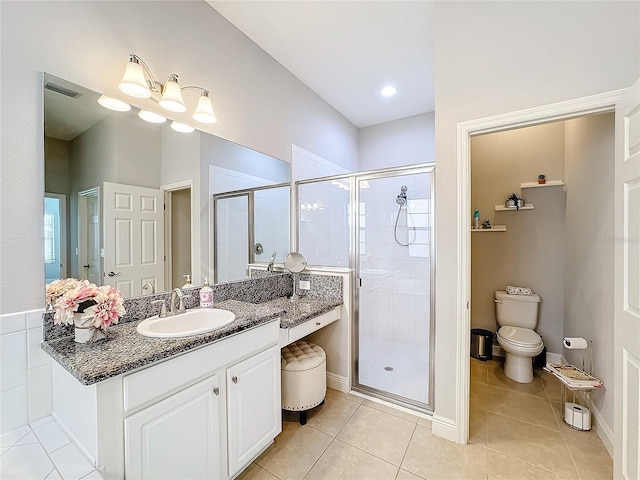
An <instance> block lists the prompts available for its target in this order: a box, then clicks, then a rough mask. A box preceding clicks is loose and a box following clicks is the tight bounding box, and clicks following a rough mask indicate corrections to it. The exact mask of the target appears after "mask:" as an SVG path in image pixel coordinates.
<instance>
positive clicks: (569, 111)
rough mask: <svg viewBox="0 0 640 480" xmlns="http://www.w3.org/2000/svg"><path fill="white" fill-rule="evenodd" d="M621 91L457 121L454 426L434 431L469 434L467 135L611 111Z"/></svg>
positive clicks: (455, 436) (463, 438)
mask: <svg viewBox="0 0 640 480" xmlns="http://www.w3.org/2000/svg"><path fill="white" fill-rule="evenodd" d="M622 93H623V92H622V91H614V92H607V93H604V94H600V95H594V96H591V97H586V98H581V99H576V100H572V101H567V102H562V103H558V104H552V105H547V106H543V107H538V108H533V109H529V110H523V111H519V112H513V113H510V114H507V115H499V116H495V117H488V118H483V119H478V120H473V121H468V122H463V123H460V124H458V145H459V147H458V156H457V171H458V177H457V180H458V181H457V191H458V193H459V196H460V202H459V203H458V229H457V231H458V234H457V246H458V249H457V251H458V259H457V260H458V261H457V263H458V265H459V270H458V278H459V281H458V284H459V288H458V290H457V292H456V297H457V302H456V303H457V309H458V311H459V312H460V315H458V316H457V322H456V323H457V325H456V326H457V331H459V332H462V333H461V335H459V336H458V339H457V352H458V356H457V360H456V376H457V382H456V384H457V388H456V407H455V418H456V429H455V431H451V430H450V429H449V428H448V426H447V425H444V424H443V425H439V424H438V425H435V426H434V431H437V433H438V434H441V435H442V436H445V437H446V438H450V439H451V440H454V441H456V442H458V443H461V444H466V443H467V441H468V438H469V436H468V435H469V391H470V390H469V387H470V381H469V373H470V365H469V353H470V324H471V322H470V310H469V302H470V299H471V295H470V293H471V220H470V219H471V213H472V211H471V201H470V200H471V198H470V195H471V178H470V177H471V162H470V157H471V150H470V139H471V137H472V136H474V135H480V134H483V133H490V132H497V131H502V130H508V129H513V128H517V127H523V126H530V125H538V124H541V123H545V122H550V121H555V120H560V119H568V118H575V117H578V116H582V115H589V114H594V113H602V112H607V111H611V110H612V109H613V108H614V107H615V104H616V101H617V100H618V99H619V98H620V97H621V95H622Z"/></svg>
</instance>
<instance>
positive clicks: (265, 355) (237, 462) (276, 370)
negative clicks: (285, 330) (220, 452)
mask: <svg viewBox="0 0 640 480" xmlns="http://www.w3.org/2000/svg"><path fill="white" fill-rule="evenodd" d="M227 399H228V404H227V418H228V433H227V438H228V445H229V450H228V452H229V476H230V477H232V476H234V475H235V474H236V473H238V472H239V471H240V470H241V469H242V468H243V467H245V466H246V465H247V464H248V463H249V462H251V460H253V458H254V457H255V456H256V455H257V454H258V453H260V451H261V450H262V449H263V448H264V447H266V446H267V445H269V444H270V443H271V441H272V440H273V439H274V438H275V437H276V436H277V435H278V434H279V433H280V432H281V431H282V421H281V413H280V348H279V347H278V346H274V347H272V348H270V349H269V350H265V351H264V352H262V353H260V354H258V355H254V356H253V357H250V358H248V359H246V360H244V361H242V362H240V363H237V364H235V365H234V366H232V367H230V368H228V369H227Z"/></svg>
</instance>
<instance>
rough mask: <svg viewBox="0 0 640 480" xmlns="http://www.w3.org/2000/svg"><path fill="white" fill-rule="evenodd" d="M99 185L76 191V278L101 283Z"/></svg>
mask: <svg viewBox="0 0 640 480" xmlns="http://www.w3.org/2000/svg"><path fill="white" fill-rule="evenodd" d="M100 222H101V215H100V187H95V188H90V189H88V190H83V191H82V192H79V193H78V278H80V279H81V280H89V282H91V283H94V284H96V285H102V283H103V282H102V257H101V255H100Z"/></svg>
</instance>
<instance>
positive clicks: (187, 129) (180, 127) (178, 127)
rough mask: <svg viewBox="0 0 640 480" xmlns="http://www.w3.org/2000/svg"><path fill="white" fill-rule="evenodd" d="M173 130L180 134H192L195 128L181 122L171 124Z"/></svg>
mask: <svg viewBox="0 0 640 480" xmlns="http://www.w3.org/2000/svg"><path fill="white" fill-rule="evenodd" d="M171 128H172V129H173V130H175V131H176V132H180V133H191V132H193V131H194V130H195V128H193V127H191V126H189V125H185V124H184V123H180V122H171Z"/></svg>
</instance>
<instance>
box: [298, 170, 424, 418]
mask: <svg viewBox="0 0 640 480" xmlns="http://www.w3.org/2000/svg"><path fill="white" fill-rule="evenodd" d="M434 168H435V167H434V165H433V164H422V165H416V166H412V167H400V168H395V169H385V170H378V171H372V172H363V173H356V174H350V175H340V176H334V177H328V178H322V179H313V180H303V181H299V182H297V188H298V191H297V192H298V197H299V200H298V203H299V205H298V208H299V222H298V245H299V247H300V251H301V252H302V253H303V254H304V255H305V256H307V258H308V259H309V260H310V261H309V263H310V264H313V265H321V266H343V267H344V266H347V260H346V259H347V258H348V266H349V267H350V268H351V269H352V271H353V272H354V275H353V279H354V283H353V289H352V290H353V298H354V303H353V317H354V329H353V332H352V340H353V348H352V352H353V355H352V356H353V359H352V378H353V380H352V388H353V389H354V390H356V391H361V392H363V393H367V394H368V395H371V396H375V397H378V398H382V399H385V400H389V401H392V402H394V403H396V404H400V405H403V406H406V407H409V408H413V409H416V410H422V411H431V410H433V408H432V398H433V395H432V370H433V368H432V357H433V354H432V353H433V348H432V340H433V324H434V322H433V306H432V299H433V295H432V291H433V284H434V283H433V276H434V268H433V263H432V258H433V242H432V238H433V237H432V233H433V182H434V173H435V172H434ZM309 206H310V207H311V208H309Z"/></svg>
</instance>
